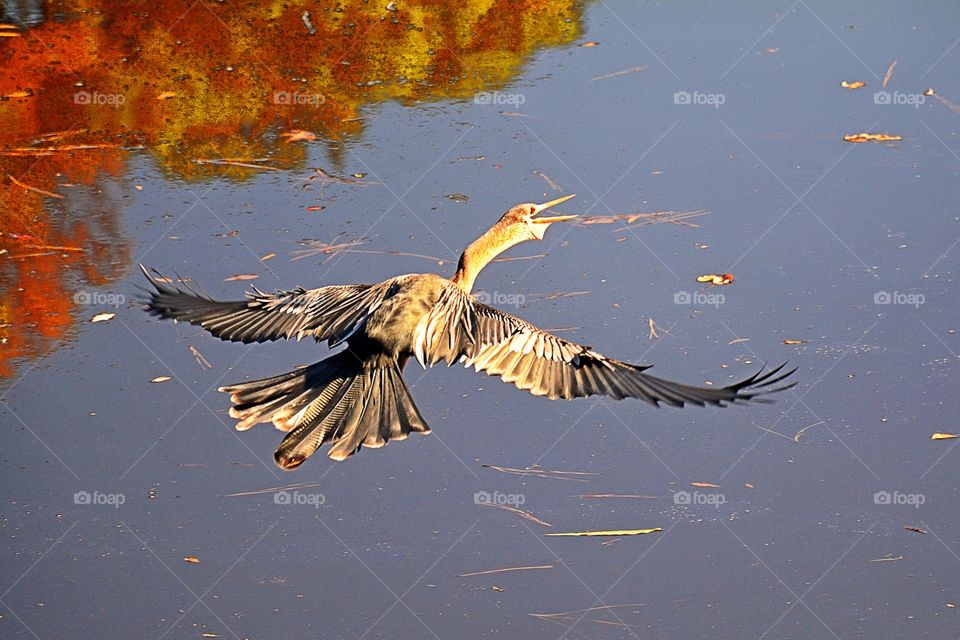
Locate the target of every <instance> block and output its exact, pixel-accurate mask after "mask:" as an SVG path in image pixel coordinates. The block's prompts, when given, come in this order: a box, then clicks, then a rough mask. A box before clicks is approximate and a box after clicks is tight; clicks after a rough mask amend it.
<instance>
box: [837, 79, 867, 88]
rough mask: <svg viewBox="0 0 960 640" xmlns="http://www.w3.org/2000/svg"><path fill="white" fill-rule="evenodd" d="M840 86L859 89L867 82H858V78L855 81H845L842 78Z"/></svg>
mask: <svg viewBox="0 0 960 640" xmlns="http://www.w3.org/2000/svg"><path fill="white" fill-rule="evenodd" d="M840 86H841V87H843V88H844V89H859V88H860V87H865V86H867V83H866V82H860V81H859V80H857V81H856V82H847V81H846V80H844V81H843V82H841V83H840Z"/></svg>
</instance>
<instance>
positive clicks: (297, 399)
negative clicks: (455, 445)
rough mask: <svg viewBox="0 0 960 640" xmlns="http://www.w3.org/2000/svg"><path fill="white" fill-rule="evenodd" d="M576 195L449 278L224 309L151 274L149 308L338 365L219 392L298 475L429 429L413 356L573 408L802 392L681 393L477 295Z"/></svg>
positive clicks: (475, 248) (412, 277) (516, 218)
mask: <svg viewBox="0 0 960 640" xmlns="http://www.w3.org/2000/svg"><path fill="white" fill-rule="evenodd" d="M572 197H573V196H572V195H570V196H565V197H562V198H558V199H556V200H551V201H550V202H546V203H544V204H530V203H527V204H519V205H517V206H515V207H513V208H511V209H510V210H509V211H507V212H506V213H505V214H503V216H502V217H501V218H500V220H499V221H498V222H497V223H496V224H495V225H493V226H492V227H490V229H488V230H487V231H486V232H485V233H484V234H483V235H481V236H480V237H479V238H478V239H477V240H475V241H474V242H472V243H471V244H470V246H468V247H467V248H466V249H465V250H464V251H463V254H462V255H461V256H460V261H459V264H458V266H457V272H456V274H455V275H454V276H453V278H451V279H447V278H444V277H442V276H439V275H435V274H432V273H423V274H421V273H416V274H406V275H401V276H396V277H394V278H390V279H388V280H384V281H383V282H380V283H377V284H346V285H331V286H326V287H320V288H318V289H303V288H296V289H292V290H289V291H280V292H277V293H265V292H263V291H261V290H259V289H257V288H256V287H254V288H253V291H252V292H250V293H247V294H246V299H245V300H238V301H227V302H224V301H219V300H214V299H212V298H210V297H208V296H206V295H203V294H201V293H199V292H198V291H196V290H194V289H193V288H191V287H190V286H188V285H183V286H181V285H178V284H175V283H172V282H171V281H170V280H167V279H166V278H163V277H162V276H160V274H159V273H158V272H156V271H151V270H149V269H147V268H146V267H144V266H143V265H140V266H141V269H142V270H143V273H144V275H146V277H147V279H148V280H149V281H150V283H151V284H152V285H153V290H152V291H149V299H148V300H147V301H146V302H147V309H148V311H149V312H150V313H152V314H154V315H156V316H160V317H162V318H169V319H172V320H174V321H177V322H188V323H190V324H194V325H198V326H200V327H203V328H204V329H206V330H207V331H209V332H210V333H212V334H213V335H215V336H217V337H218V338H220V339H221V340H230V341H234V342H243V343H251V342H268V341H273V340H279V339H291V338H295V339H297V340H299V339H301V338H305V337H311V338H313V339H314V340H316V341H317V342H322V341H326V342H327V345H328V347H330V348H333V347H336V346H338V345H341V344H345V345H346V348H344V349H343V350H342V351H339V352H337V353H335V354H334V355H332V356H330V357H328V358H326V359H325V360H321V361H320V362H317V363H314V364H312V365H310V366H307V367H302V368H299V369H296V370H294V371H290V372H289V373H284V374H282V375H278V376H273V377H270V378H264V379H262V380H254V381H251V382H242V383H238V384H233V385H227V386H224V387H220V388H219V390H220V391H222V392H224V393H229V394H230V399H231V400H232V402H233V406H232V407H231V409H230V416H231V417H232V418H234V419H236V420H237V424H236V428H237V429H238V430H241V431H242V430H246V429H249V428H250V427H252V426H253V425H255V424H257V423H260V422H272V423H273V424H274V426H276V428H277V429H279V430H281V431H284V432H286V436H285V437H284V438H283V441H282V442H281V443H280V446H279V447H278V448H277V450H276V452H275V454H274V459H275V460H276V462H277V464H278V465H279V466H280V467H282V468H284V469H295V468H296V467H299V466H300V465H301V464H302V463H303V461H304V460H306V459H307V458H309V457H310V456H311V455H312V454H313V453H314V452H316V451H317V449H319V448H320V446H321V445H323V444H326V443H329V444H330V448H329V450H328V451H327V455H328V456H329V457H330V458H332V459H334V460H344V459H346V458H348V457H349V456H351V455H353V454H354V453H356V452H357V451H359V450H360V449H361V448H362V447H370V448H377V447H382V446H383V445H385V444H386V443H387V442H388V441H390V440H403V439H405V438H406V437H407V436H408V435H409V434H410V433H411V432H417V433H429V432H430V427H429V426H427V423H426V421H425V420H424V418H423V416H422V415H421V414H420V411H419V410H418V409H417V406H416V404H414V401H413V398H412V397H411V395H410V390H409V389H408V388H407V385H406V383H405V382H404V379H403V375H402V371H403V368H404V366H405V365H406V364H407V361H408V360H409V359H410V358H411V357H413V358H416V360H417V361H418V362H419V363H420V364H421V365H422V366H424V367H426V366H429V365H433V364H436V363H438V362H440V361H441V360H443V361H445V362H446V363H447V365H448V366H449V365H451V364H453V363H454V362H458V361H462V362H463V363H464V364H465V365H466V366H468V367H473V368H474V369H476V370H477V371H483V372H485V373H487V374H489V375H494V376H499V377H500V378H502V379H503V381H504V382H509V383H513V384H514V385H516V386H517V387H518V388H520V389H524V390H526V391H529V392H530V393H532V394H533V395H536V396H546V397H548V398H550V399H558V398H564V399H567V400H569V399H572V398H582V397H587V396H592V395H606V396H609V397H611V398H614V399H617V400H622V399H624V398H639V399H641V400H644V401H646V402H648V403H650V404H653V405H655V406H659V405H660V403H663V404H666V405H670V406H674V407H683V406H685V405H686V404H693V405H699V406H704V405H708V404H710V405H716V406H721V407H722V406H726V405H727V404H728V403H731V404H732V403H738V402H746V401H759V402H762V401H764V400H766V398H765V396H767V395H769V394H771V393H775V392H777V391H783V390H785V389H788V388H790V387H792V386H793V384H795V383H790V382H787V381H786V379H787V378H788V377H789V376H790V375H791V374H793V372H794V371H796V369H793V370H790V371H784V370H783V369H784V365H780V366H779V367H776V368H773V369H771V370H769V371H766V372H765V371H764V370H763V369H761V370H760V371H758V372H757V373H756V374H754V375H752V376H750V377H748V378H746V379H744V380H741V381H739V382H736V383H734V384H731V385H729V386H726V387H722V388H710V387H699V386H691V385H686V384H681V383H678V382H673V381H670V380H665V379H663V378H660V377H657V376H654V375H651V374H650V373H647V369H649V368H650V366H649V365H638V364H630V363H627V362H621V361H620V360H615V359H613V358H608V357H607V356H605V355H603V354H600V353H597V352H596V351H594V350H593V349H591V348H590V347H587V346H583V345H580V344H577V343H575V342H571V341H569V340H565V339H563V338H560V337H557V336H555V335H553V334H551V333H549V332H547V331H544V330H542V329H539V328H538V327H535V326H534V325H532V324H530V323H529V322H527V321H525V320H523V319H521V318H518V317H516V316H514V315H511V314H509V313H505V312H503V311H501V310H499V309H496V308H494V307H491V306H488V305H486V304H482V303H481V302H479V301H477V300H476V299H475V298H474V297H473V296H471V295H470V292H471V290H472V289H473V285H474V282H475V280H476V278H477V276H478V275H479V273H480V271H481V270H482V269H483V268H484V267H485V266H486V265H487V264H489V263H490V262H491V261H492V260H493V259H494V258H496V257H497V256H498V255H499V254H501V253H503V252H504V251H506V250H507V249H509V248H510V247H513V246H515V245H517V244H519V243H521V242H525V241H527V240H542V239H543V236H544V233H546V231H547V228H548V227H549V226H550V225H551V224H553V223H555V222H561V221H564V220H569V219H571V218H575V217H576V216H573V215H555V216H543V215H540V214H541V213H542V212H544V211H545V210H547V209H549V208H550V207H553V206H555V205H558V204H560V203H561V202H564V201H566V200H568V199H570V198H572Z"/></svg>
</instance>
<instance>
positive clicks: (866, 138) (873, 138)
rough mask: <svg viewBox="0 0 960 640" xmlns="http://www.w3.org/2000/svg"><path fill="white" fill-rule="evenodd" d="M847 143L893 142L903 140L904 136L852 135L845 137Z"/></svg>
mask: <svg viewBox="0 0 960 640" xmlns="http://www.w3.org/2000/svg"><path fill="white" fill-rule="evenodd" d="M843 139H844V140H845V141H846V142H891V141H893V140H903V136H891V135H889V134H886V133H850V134H847V135H845V136H843Z"/></svg>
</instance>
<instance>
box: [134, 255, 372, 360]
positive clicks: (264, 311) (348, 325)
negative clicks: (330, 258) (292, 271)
mask: <svg viewBox="0 0 960 640" xmlns="http://www.w3.org/2000/svg"><path fill="white" fill-rule="evenodd" d="M141 269H143V273H144V275H146V276H147V279H148V280H150V283H151V284H152V285H153V287H154V289H155V291H149V292H148V293H149V296H150V297H149V299H148V300H147V306H148V308H149V311H150V312H151V313H153V314H154V315H157V316H160V317H163V318H170V319H172V320H176V321H178V322H189V323H190V324H195V325H198V326H201V327H203V328H204V329H206V330H207V331H209V332H210V333H212V334H213V335H215V336H217V337H218V338H220V339H221V340H232V341H234V342H244V343H250V342H267V341H270V340H280V339H282V338H296V339H298V340H299V339H300V338H303V337H304V336H312V337H314V338H315V339H316V340H317V341H322V340H327V341H328V342H329V343H330V346H334V345H336V344H337V343H339V342H342V341H343V340H345V339H346V338H347V337H349V335H350V334H351V333H353V332H354V331H355V330H356V329H357V328H359V327H361V326H362V325H363V323H364V322H365V321H366V319H367V317H369V315H370V314H371V313H372V312H373V311H374V310H376V308H377V307H378V306H379V305H380V304H381V303H382V302H383V300H384V297H385V296H386V295H387V292H388V291H389V289H390V286H391V282H390V281H386V282H383V283H380V284H378V285H368V284H350V285H334V286H329V287H320V288H319V289H310V290H306V289H302V288H298V289H293V290H291V291H278V292H277V293H265V292H263V291H261V290H259V289H257V288H256V287H254V289H253V291H252V292H250V293H247V294H246V295H247V299H246V300H236V301H220V300H214V299H212V298H210V297H209V296H206V295H204V294H201V293H199V292H197V291H195V290H194V289H192V288H190V287H187V286H186V285H184V286H183V287H181V286H179V285H176V284H168V283H167V282H165V281H164V280H161V279H159V277H161V276H160V274H159V273H157V272H153V273H151V272H150V271H149V270H147V269H146V268H144V267H143V265H141Z"/></svg>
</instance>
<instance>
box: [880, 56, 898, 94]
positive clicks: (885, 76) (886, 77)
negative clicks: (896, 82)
mask: <svg viewBox="0 0 960 640" xmlns="http://www.w3.org/2000/svg"><path fill="white" fill-rule="evenodd" d="M896 66H897V61H896V60H894V61H893V62H891V63H890V66H889V67H887V72H886V73H885V74H883V88H884V89H886V88H887V83H888V82H890V78H892V77H893V68H894V67H896Z"/></svg>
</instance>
